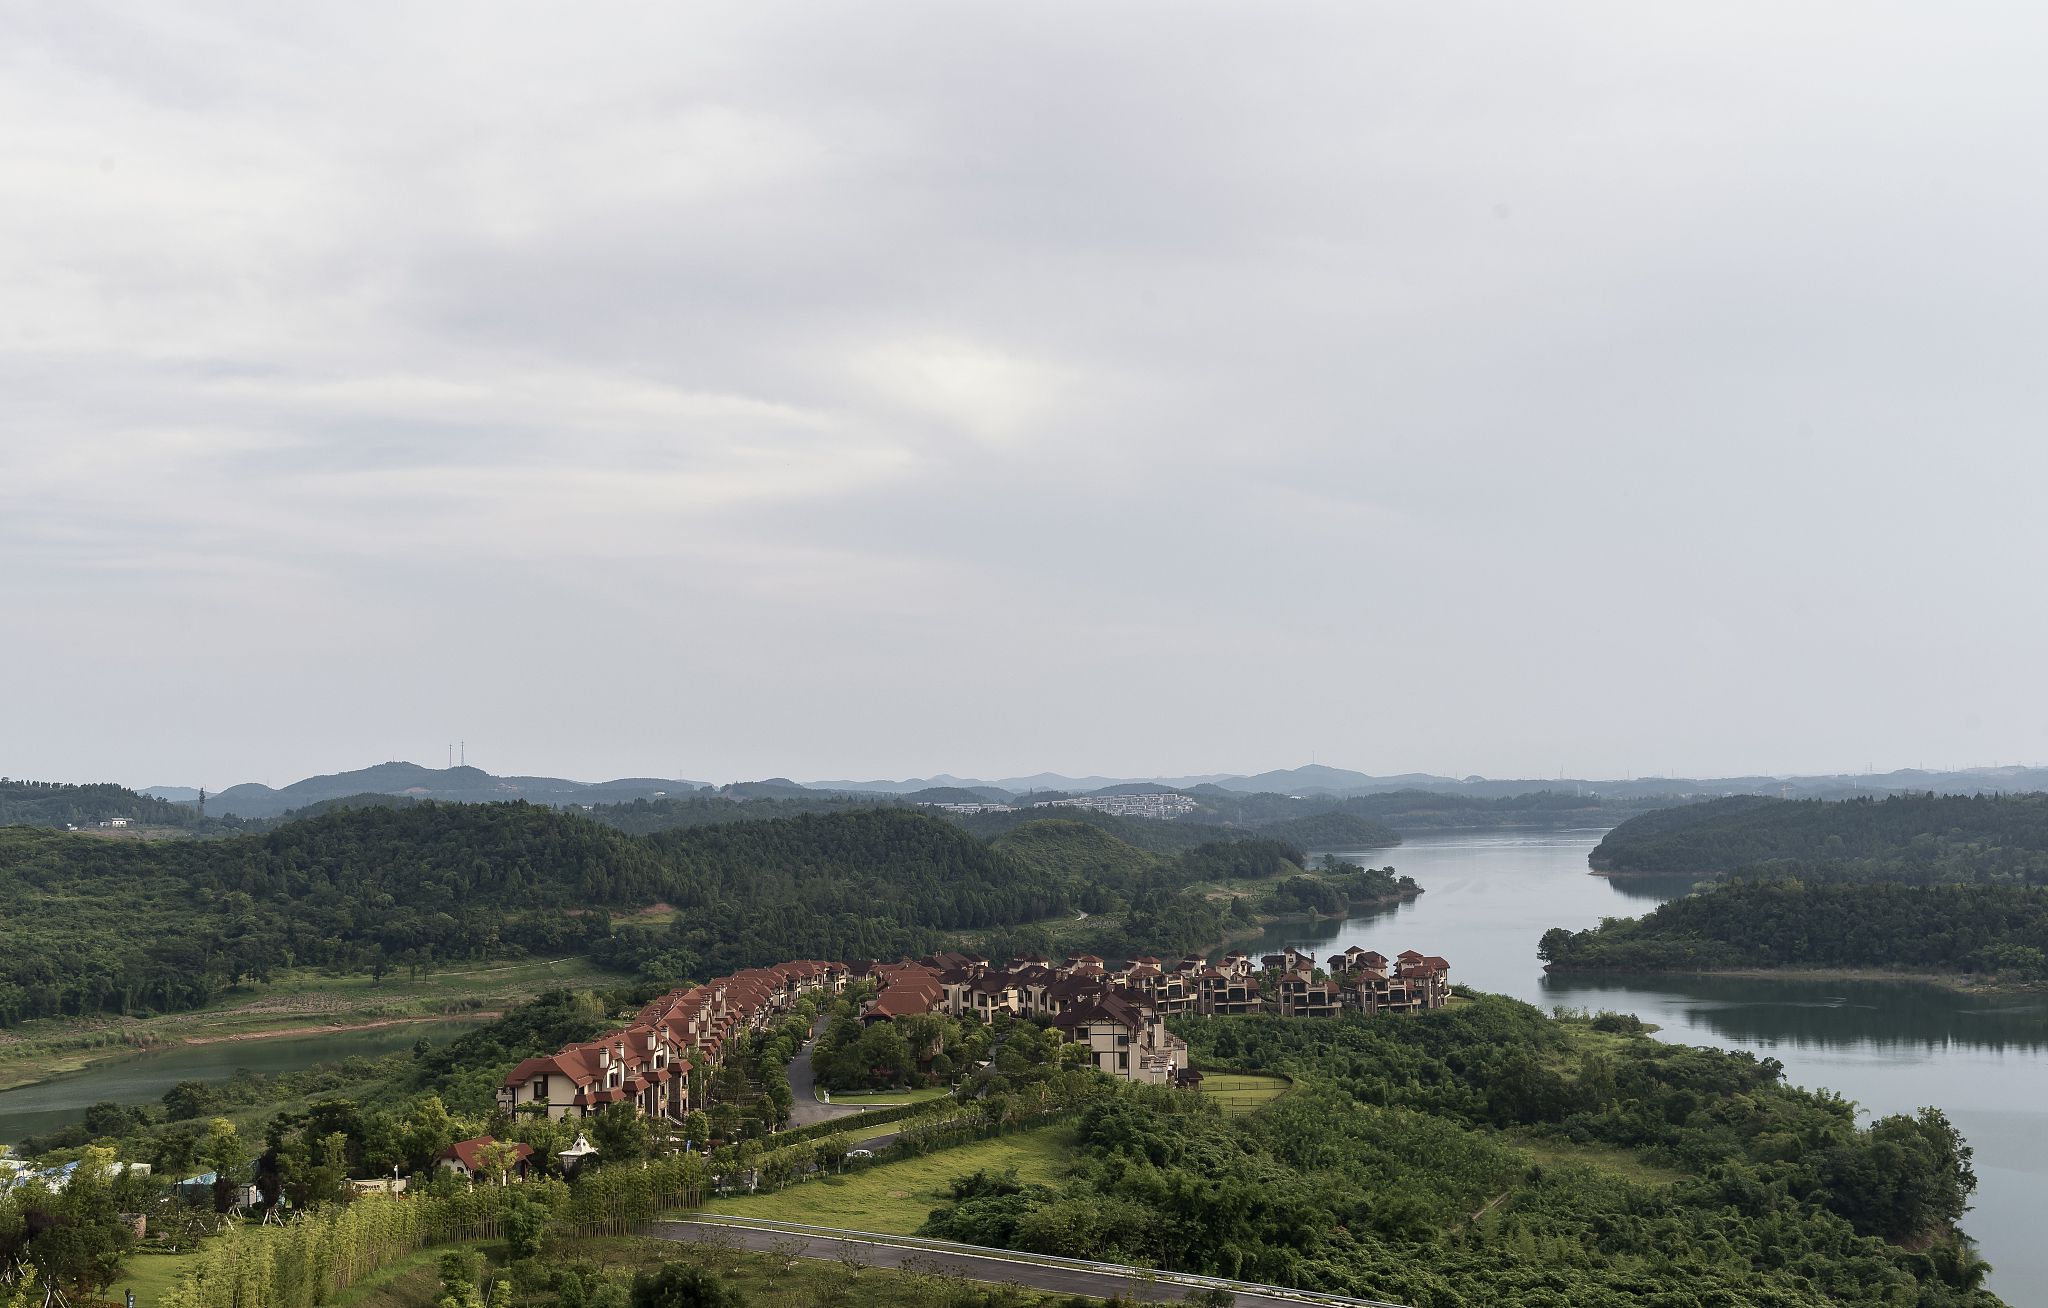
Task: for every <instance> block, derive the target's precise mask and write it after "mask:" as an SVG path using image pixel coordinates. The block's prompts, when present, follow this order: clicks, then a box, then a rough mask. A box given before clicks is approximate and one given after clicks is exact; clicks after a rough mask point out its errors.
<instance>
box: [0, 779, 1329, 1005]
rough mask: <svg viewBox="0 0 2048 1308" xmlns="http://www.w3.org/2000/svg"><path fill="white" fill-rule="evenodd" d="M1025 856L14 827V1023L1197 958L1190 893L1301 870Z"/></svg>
mask: <svg viewBox="0 0 2048 1308" xmlns="http://www.w3.org/2000/svg"><path fill="white" fill-rule="evenodd" d="M1207 833H1208V834H1212V835H1213V834H1217V833H1216V832H1215V829H1214V828H1209V829H1207ZM1013 835H1014V836H1015V838H1014V839H1006V840H1003V841H999V842H995V843H990V842H987V841H984V840H980V839H978V838H976V837H975V836H973V835H972V834H970V833H968V832H967V831H964V830H962V829H961V828H960V827H959V826H958V825H956V824H954V823H951V822H948V821H944V820H942V819H940V818H938V817H935V816H932V815H930V814H928V813H924V812H920V811H917V810H914V809H908V808H901V807H893V806H871V805H862V806H860V807H858V808H855V809H852V810H849V811H845V812H838V813H828V814H809V815H801V816H797V817H792V818H781V819H771V820H766V821H755V822H737V823H724V824H720V825H715V826H702V827H690V828H681V829H675V830H670V831H666V832H663V833H661V834H659V835H655V836H649V837H635V836H629V835H626V834H624V833H622V832H620V831H617V830H615V829H613V828H610V827H607V826H604V825H601V824H599V823H596V822H593V821H591V820H589V819H588V818H586V817H583V816H581V815H580V814H576V813H570V812H565V811H563V810H560V809H554V808H547V807H542V806H537V805H531V804H525V803H512V804H439V803H430V802H429V803H419V804H407V805H403V806H399V807H385V806H381V805H373V806H368V807H346V808H339V809H336V810H335V811H332V812H328V813H325V814H321V815H319V816H315V817H312V818H308V819H306V820H303V821H296V822H290V823H286V824H284V825H282V826H279V827H277V828H276V829H274V830H272V831H269V832H267V833H265V834H262V835H242V836H235V837H230V838H226V839H220V840H172V841H153V840H126V841H109V840H100V839H96V838H93V837H90V836H85V835H79V834H71V833H65V832H57V831H42V830H36V829H33V828H27V827H14V828H10V829H6V830H0V1025H6V1024H11V1023H13V1022H16V1021H19V1020H21V1019H23V1018H27V1017H41V1016H53V1015H65V1014H70V1015H80V1014H91V1013H99V1012H132V1011H135V1010H138V1009H151V1010H178V1009H185V1008H190V1007H194V1006H197V1005H200V1004H204V1003H207V1002H209V1001H210V1000H212V999H214V998H217V997H218V996H219V995H221V994H222V993H223V992H224V991H225V990H226V989H227V988H228V987H230V986H231V985H233V984H236V983H238V982H242V981H248V980H256V981H261V980H264V979H267V978H269V977H271V976H273V975H275V974H277V973H278V972H279V971H281V970H283V969H285V968H288V967H292V966H317V967H324V968H335V969H340V970H344V971H377V970H380V969H387V968H395V967H405V968H411V967H419V966H435V965H439V964H442V963H447V962H452V961H466V960H476V959H488V958H496V957H507V956H518V955H522V954H549V955H561V954H568V953H580V954H584V955H586V956H589V957H591V958H594V959H597V960H598V961H600V962H603V963H606V964H609V965H612V966H615V967H618V968H621V969H623V970H629V971H638V972H639V973H640V974H641V975H642V976H644V977H646V978H647V979H649V980H654V981H663V982H673V981H676V980H679V979H682V978H685V977H690V976H705V975H710V974H715V973H718V972H722V971H729V970H732V969H735V968H740V967H749V966H754V965H758V964H763V963H770V962H777V961H780V960H783V959H788V958H805V957H813V958H817V957H836V958H849V959H851V958H891V957H898V956H901V955H906V954H908V955H917V954H923V953H928V952H930V951H931V950H933V949H936V948H938V947H940V946H941V945H942V944H944V943H945V942H946V940H947V939H949V938H950V937H951V935H952V933H957V932H961V931H979V930H985V929H989V928H1012V927H1019V926H1022V925H1024V924H1027V923H1034V922H1040V921H1044V920H1047V919H1055V920H1057V919H1069V918H1072V917H1073V915H1074V914H1075V913H1076V912H1077V911H1079V910H1081V909H1087V910H1088V911H1091V912H1094V911H1111V910H1113V911H1118V912H1123V911H1125V910H1129V912H1128V917H1129V919H1130V920H1131V921H1132V922H1134V923H1140V924H1145V925H1146V930H1147V931H1148V932H1150V933H1151V934H1148V935H1146V936H1145V937H1144V940H1145V942H1146V943H1147V944H1148V945H1149V946H1154V947H1157V946H1160V945H1164V944H1166V943H1172V942H1180V941H1183V940H1184V941H1186V943H1188V944H1189V945H1192V944H1196V943H1204V942H1207V941H1210V940H1214V939H1217V938H1219V936H1220V933H1221V921H1222V919H1221V914H1222V912H1223V910H1224V908H1226V907H1228V905H1227V904H1226V905H1217V906H1210V905H1205V904H1204V903H1203V901H1202V900H1201V899H1200V897H1199V896H1196V895H1192V894H1188V895H1183V893H1182V892H1181V890H1180V888H1181V887H1183V886H1187V885H1190V884H1192V883H1193V882H1195V881H1197V880H1200V879H1203V878H1209V877H1225V876H1250V877H1273V876H1276V875H1277V874H1278V873H1280V872H1282V871H1286V870H1296V871H1298V867H1297V864H1298V863H1299V861H1300V860H1301V859H1302V857H1303V856H1302V854H1301V853H1300V851H1299V850H1297V849H1294V848H1293V847H1291V846H1288V845H1285V844H1284V843H1281V842H1275V841H1267V840H1247V841H1230V840H1224V841H1220V842H1215V841H1212V842H1211V843H1209V844H1206V845H1204V846H1202V847H1201V848H1199V849H1198V850H1195V851H1192V852H1189V853H1186V854H1183V855H1181V856H1179V857H1178V858H1169V857H1167V856H1162V855H1157V854H1152V853H1149V852H1147V851H1144V850H1139V849H1136V848H1134V847H1132V846H1130V845H1127V844H1124V843H1123V842H1121V841H1118V840H1116V839H1115V838H1114V837H1113V836H1110V835H1109V834H1108V833H1107V832H1104V831H1102V830H1100V829H1098V828H1096V827H1093V826H1090V825H1087V824H1083V823H1077V822H1046V823H1040V824H1034V825H1033V827H1032V828H1031V829H1027V830H1020V831H1018V832H1015V833H1013ZM1161 923H1170V924H1171V928H1170V932H1171V933H1170V934H1168V933H1167V928H1164V927H1162V926H1161V925H1160V924H1161ZM1104 942H1105V943H1107V939H1106V938H1104Z"/></svg>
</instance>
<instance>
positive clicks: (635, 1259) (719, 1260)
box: [342, 1236, 1106, 1308]
mask: <svg viewBox="0 0 2048 1308" xmlns="http://www.w3.org/2000/svg"><path fill="white" fill-rule="evenodd" d="M556 1252H557V1253H558V1254H559V1256H560V1257H562V1258H563V1259H567V1260H574V1261H577V1262H588V1263H595V1264H597V1265H599V1266H601V1267H603V1268H605V1269H606V1270H607V1271H608V1272H610V1273H611V1274H612V1275H613V1276H615V1277H617V1278H618V1279H620V1280H624V1279H626V1278H627V1277H630V1276H631V1275H632V1274H633V1273H634V1272H636V1271H641V1270H653V1269H654V1268H657V1267H661V1266H664V1265H666V1264H668V1263H673V1262H687V1263H694V1264H696V1265H698V1266H705V1267H709V1268H710V1269H711V1270H712V1271H715V1272H717V1273H718V1274H719V1275H720V1276H723V1277H724V1278H726V1280H727V1281H729V1282H730V1283H731V1284H732V1286H733V1288H734V1289H736V1290H738V1291H739V1292H740V1294H741V1295H742V1296H744V1299H745V1302H746V1303H748V1304H751V1305H754V1308H797V1306H798V1305H801V1306H802V1308H817V1305H821V1304H838V1305H855V1304H857V1305H859V1308H931V1305H933V1304H935V1303H948V1302H951V1301H952V1299H953V1296H954V1294H955V1292H957V1289H958V1288H959V1284H960V1283H959V1282H957V1281H955V1280H954V1279H953V1278H951V1277H945V1276H939V1275H933V1274H931V1273H929V1272H920V1271H894V1270H889V1269H885V1268H880V1267H867V1268H860V1269H856V1268H853V1267H850V1266H848V1265H846V1264H844V1263H841V1262H838V1261H836V1260H834V1259H830V1258H825V1259H815V1258H790V1257H786V1256H780V1255H777V1254H774V1253H742V1252H739V1251H737V1250H732V1249H717V1248H707V1247H705V1246H702V1245H694V1244H676V1243H670V1242H668V1241H665V1240H650V1239H644V1238H640V1237H635V1236H610V1237H603V1238H592V1239H582V1240H564V1241H562V1242H561V1243H560V1245H559V1246H558V1248H557V1250H556ZM1003 1302H1005V1303H1009V1304H1012V1305H1014V1308H1029V1306H1030V1305H1033V1304H1058V1305H1061V1308H1065V1306H1066V1305H1067V1304H1069V1303H1071V1302H1072V1300H1070V1299H1069V1298H1067V1297H1066V1296H1064V1295H1041V1294H1038V1293H1036V1292H1033V1291H1028V1290H1020V1291H1018V1292H1017V1293H1016V1296H1015V1297H1014V1298H1013V1299H1007V1300H1004V1301H1003ZM1086 1302H1088V1303H1091V1304H1093V1303H1100V1302H1101V1301H1100V1300H1096V1299H1090V1300H1087V1301H1086ZM432 1303H433V1299H432V1298H431V1296H429V1297H425V1298H420V1299H417V1300H410V1301H399V1300H393V1301H391V1303H390V1304H389V1305H387V1304H385V1303H377V1304H374V1305H372V1304H364V1305H362V1306H361V1308H399V1306H400V1305H401V1304H402V1305H403V1308H431V1306H432ZM342 1308H356V1306H355V1305H353V1304H348V1303H347V1302H346V1301H344V1304H343V1305H342ZM1105 1308H1106V1306H1105Z"/></svg>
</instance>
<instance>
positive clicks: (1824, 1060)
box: [1237, 831, 2048, 1305]
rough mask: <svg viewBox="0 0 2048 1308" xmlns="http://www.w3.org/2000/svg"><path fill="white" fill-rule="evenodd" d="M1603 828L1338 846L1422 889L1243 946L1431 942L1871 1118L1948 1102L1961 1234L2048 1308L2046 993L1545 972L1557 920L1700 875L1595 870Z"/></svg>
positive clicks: (1505, 976)
mask: <svg viewBox="0 0 2048 1308" xmlns="http://www.w3.org/2000/svg"><path fill="white" fill-rule="evenodd" d="M1601 834H1602V833H1601V832H1598V831H1564V832H1558V831H1540V832H1538V831H1527V832H1523V831H1489V832H1469V831H1468V832H1445V833H1431V834H1428V835H1419V836H1411V837H1409V838H1408V840H1407V842H1406V843H1404V844H1403V845H1401V846H1400V847H1398V848H1396V849H1391V850H1387V849H1379V850H1367V851H1362V852H1358V853H1349V854H1343V855H1340V856H1341V857H1344V858H1347V859H1349V860H1351V861H1353V862H1358V863H1364V864H1368V865H1371V866H1385V865H1386V864H1389V863H1391V864H1393V865H1394V866H1395V867H1396V868H1398V869H1399V870H1400V871H1402V872H1404V873H1407V874H1408V875H1410V876H1412V877H1414V878H1415V879H1416V881H1417V882H1419V883H1420V884H1421V885H1422V887H1423V894H1422V896H1421V897H1420V898H1418V899H1415V900H1413V901H1411V902H1409V903H1406V904H1401V905H1398V906H1396V907H1393V908H1389V909H1382V910H1379V911H1376V912H1373V913H1369V914H1366V915H1363V916H1360V917H1354V918H1350V919H1347V920H1345V921H1341V922H1340V921H1328V922H1316V923H1304V924H1298V925H1293V926H1281V927H1275V928H1273V929H1272V930H1270V931H1268V932H1267V933H1266V934H1265V935H1264V936H1262V937H1260V938H1259V939H1258V940H1256V941H1254V942H1252V943H1250V944H1240V945H1238V946H1237V947H1239V948H1244V949H1247V950H1249V951H1250V952H1251V953H1253V954H1255V955H1256V954H1259V953H1270V952H1274V951H1276V950H1279V949H1282V948H1284V947H1286V946H1288V945H1299V946H1302V947H1303V948H1309V949H1314V950H1315V951H1316V952H1317V954H1318V955H1319V956H1325V955H1327V954H1329V953H1330V952H1331V951H1332V950H1340V949H1345V948H1348V947H1350V946H1352V945H1361V946H1363V947H1365V948H1367V949H1377V950H1379V951H1380V952H1381V953H1384V954H1387V955H1389V956H1392V955H1394V954H1397V953H1399V952H1400V951H1401V950H1403V949H1419V950H1421V951H1422V952H1424V953H1429V954H1441V955H1443V956H1444V957H1445V958H1447V959H1449V960H1450V962H1451V979H1452V980H1453V981H1456V982H1459V983H1461V984H1465V985H1470V986H1474V987H1477V988H1478V989H1481V990H1490V991H1494V992H1496V993H1499V994H1505V995H1513V996H1514V997H1515V998H1517V999H1524V1000H1527V1001H1528V1002H1530V1003H1532V1004H1538V1005H1541V1006H1542V1007H1545V1008H1551V1007H1556V1006H1563V1007H1567V1008H1586V1009H1595V1010H1597V1009H1603V1008H1608V1009H1615V1010H1617V1011H1621V1012H1630V1013H1635V1014H1637V1015H1639V1016H1640V1017H1642V1019H1643V1020H1644V1021H1646V1022H1654V1023H1656V1024H1657V1025H1658V1026H1659V1027H1661V1028H1662V1030H1661V1031H1660V1032H1659V1035H1658V1038H1659V1039H1663V1040H1670V1041H1677V1042H1680V1043H1683V1044H1691V1045H1712V1046H1716V1047H1718V1048H1722V1049H1748V1050H1752V1051H1754V1052H1755V1053H1756V1054H1757V1056H1758V1057H1764V1056H1769V1057H1772V1058H1776V1059H1778V1060H1779V1061H1780V1062H1782V1063H1784V1064H1785V1068H1786V1075H1787V1077H1788V1079H1790V1080H1791V1081H1792V1082H1794V1083H1795V1084H1799V1085H1805V1086H1815V1087H1817V1086H1826V1087H1828V1088H1830V1089H1833V1090H1836V1091H1838V1092H1840V1093H1841V1094H1843V1095H1844V1096H1846V1097H1848V1098H1850V1099H1853V1100H1855V1101H1856V1103H1857V1104H1858V1105H1859V1106H1860V1107H1861V1108H1863V1109H1865V1110H1867V1111H1868V1112H1871V1113H1876V1114H1880V1115H1882V1114H1887V1113H1894V1112H1912V1111H1914V1110H1915V1109H1918V1108H1919V1107H1920V1106H1922V1105H1924V1104H1933V1105H1936V1106H1938V1107H1940V1108H1942V1109H1943V1110H1945V1111H1946V1112H1947V1113H1948V1115H1949V1118H1950V1120H1952V1121H1954V1122H1955V1123H1956V1125H1957V1127H1958V1128H1959V1129H1961V1130H1962V1132H1963V1133H1964V1134H1965V1136H1967V1137H1968V1139H1969V1142H1970V1144H1971V1145H1972V1146H1974V1148H1975V1149H1976V1158H1975V1166H1976V1169H1977V1176H1978V1179H1979V1181H1980V1184H1979V1187H1978V1190H1977V1195H1976V1199H1975V1207H1974V1209H1973V1210H1972V1211H1971V1212H1970V1213H1969V1215H1968V1216H1966V1217H1965V1218H1964V1221H1963V1227H1964V1229H1965V1230H1966V1231H1968V1232H1969V1233H1970V1234H1971V1235H1972V1236H1974V1237H1975V1238H1976V1240H1977V1241H1978V1245H1979V1248H1980V1251H1981V1252H1982V1253H1983V1255H1984V1257H1985V1258H1986V1259H1987V1260H1988V1261H1989V1262H1990V1263H1991V1264H1992V1266H1993V1268H1994V1269H1995V1270H1994V1271H1993V1273H1992V1276H1991V1278H1990V1281H1989V1284H1990V1286H1991V1288H1992V1289H1993V1290H1994V1291H1996V1292H1997V1293H1998V1294H2000V1295H2001V1296H2002V1297H2003V1298H2005V1299H2006V1301H2007V1302H2009V1303H2012V1304H2014V1305H2021V1304H2029V1305H2031V1304H2048V1240H2043V1239H2042V1238H2041V1230H2042V1220H2043V1212H2044V1211H2048V998H2044V997H2042V996H2039V995H2025V996H1985V995H1965V994H1960V993H1956V992H1953V991H1948V990H1944V989H1941V988H1939V987H1935V986H1930V985H1922V984H1915V983H1912V982H1888V981H1865V982H1844V981H1805V980H1800V981H1792V980H1765V979H1749V978H1734V977H1726V978H1722V977H1673V976H1628V977H1619V976H1602V977H1599V978H1589V977H1553V976H1547V975H1545V973H1544V971H1543V966H1542V964H1541V963H1540V962H1538V961H1537V958H1536V942H1537V939H1538V938H1539V937H1540V936H1541V935H1542V934H1543V932H1544V931H1545V930H1546V929H1548V928H1550V927H1553V926H1564V927H1571V928H1573V929H1574V930H1577V929H1580V928H1583V927H1588V926H1592V925H1595V924H1596V923H1598V922H1599V920H1600V919H1601V918H1603V917H1616V916H1634V915H1636V914H1639V913H1643V912H1646V911H1648V910H1649V909H1651V908H1653V907H1655V906H1656V905H1657V904H1658V903H1660V902H1662V901H1663V900H1665V899H1667V898H1670V897H1672V896H1674V895H1680V894H1684V893H1685V892H1686V890H1687V889H1688V888H1689V885H1690V879H1689V878H1678V879H1666V878H1659V879H1657V880H1655V881H1644V880H1612V881H1610V880H1608V879H1607V878H1604V877H1596V876H1592V875H1589V874H1588V872H1587V868H1586V855H1587V853H1588V852H1589V851H1591V849H1592V848H1593V846H1594V845H1596V844H1598V843H1599V840H1600V836H1601ZM1865 1120H1868V1119H1867V1118H1866V1119H1865Z"/></svg>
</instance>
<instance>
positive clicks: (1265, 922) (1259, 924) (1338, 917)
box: [1201, 886, 1427, 955]
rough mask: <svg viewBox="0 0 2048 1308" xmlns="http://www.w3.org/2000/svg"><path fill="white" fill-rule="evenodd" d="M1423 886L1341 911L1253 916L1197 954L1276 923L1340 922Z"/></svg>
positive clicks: (1402, 900)
mask: <svg viewBox="0 0 2048 1308" xmlns="http://www.w3.org/2000/svg"><path fill="white" fill-rule="evenodd" d="M1425 889H1427V887H1425V886H1417V887H1415V888H1414V889H1413V890H1402V891H1396V892H1395V893H1393V894H1391V895H1382V896H1380V897H1379V898H1378V899H1368V900H1366V901H1364V902H1363V903H1358V904H1347V905H1345V908H1344V911H1343V912H1341V913H1282V914H1280V915H1278V916H1276V917H1262V918H1257V919H1254V921H1253V923H1252V925H1250V926H1248V927H1246V928H1245V929H1244V930H1242V931H1232V932H1229V933H1228V934H1226V935H1225V936H1224V937H1223V939H1222V940H1221V941H1219V942H1217V943H1215V944H1211V945H1208V946H1205V947H1204V948H1203V949H1202V950H1201V953H1202V954H1204V955H1209V954H1217V953H1222V952H1223V951H1225V950H1227V949H1229V948H1230V947H1231V946H1232V945H1234V944H1236V943H1237V942H1238V941H1240V940H1249V939H1251V938H1252V937H1254V936H1262V935H1264V934H1266V932H1268V931H1270V930H1272V929H1273V928H1274V927H1276V926H1295V925H1305V924H1307V923H1310V922H1342V921H1344V920H1345V919H1346V918H1349V917H1352V916H1355V915H1356V914H1357V913H1359V912H1360V911H1362V910H1365V909H1374V908H1393V907H1395V906H1397V905H1400V904H1407V903H1411V902H1413V901H1414V900H1416V899H1417V898H1419V897H1420V896H1421V894H1422V892H1423V891H1424V890H1425Z"/></svg>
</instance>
